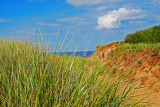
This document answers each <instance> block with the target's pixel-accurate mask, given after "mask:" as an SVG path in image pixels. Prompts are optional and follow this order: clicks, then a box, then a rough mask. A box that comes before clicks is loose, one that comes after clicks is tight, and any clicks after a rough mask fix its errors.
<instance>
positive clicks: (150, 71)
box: [88, 42, 160, 107]
mask: <svg viewBox="0 0 160 107" xmlns="http://www.w3.org/2000/svg"><path fill="white" fill-rule="evenodd" d="M119 45H121V43H119V42H116V43H111V44H108V45H106V46H103V47H102V48H100V47H97V48H96V50H95V51H94V53H93V54H92V55H91V56H89V57H88V59H91V60H98V61H99V62H101V63H102V64H103V65H105V67H108V66H113V65H114V71H115V72H114V74H113V75H115V74H118V73H119V72H125V73H127V76H126V78H125V79H126V80H127V79H130V80H133V81H140V82H139V84H138V85H139V86H144V87H145V88H141V89H138V90H136V92H135V94H136V95H137V94H141V95H143V96H144V95H148V94H149V93H152V94H151V95H150V96H149V97H147V98H146V99H145V101H146V102H149V103H154V104H156V105H152V106H154V107H160V50H158V51H156V52H154V53H151V52H150V50H149V49H144V50H143V51H136V52H132V53H130V52H129V51H127V50H126V51H124V52H122V53H120V54H116V53H115V54H114V55H112V53H113V52H116V49H117V47H118V46H119ZM111 68H113V67H111ZM109 69H110V68H108V70H109ZM150 106H151V105H150Z"/></svg>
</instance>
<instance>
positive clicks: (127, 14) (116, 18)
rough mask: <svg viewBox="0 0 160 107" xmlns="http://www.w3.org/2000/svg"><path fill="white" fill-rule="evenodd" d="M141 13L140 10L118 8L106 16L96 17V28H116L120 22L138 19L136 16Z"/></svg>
mask: <svg viewBox="0 0 160 107" xmlns="http://www.w3.org/2000/svg"><path fill="white" fill-rule="evenodd" d="M141 12H142V11H141V10H137V9H126V8H119V10H113V11H110V12H108V14H106V15H104V16H100V17H98V20H97V23H98V26H97V27H96V28H97V29H102V28H106V29H112V28H118V27H119V26H120V24H121V20H127V19H136V18H139V16H138V14H139V13H141Z"/></svg>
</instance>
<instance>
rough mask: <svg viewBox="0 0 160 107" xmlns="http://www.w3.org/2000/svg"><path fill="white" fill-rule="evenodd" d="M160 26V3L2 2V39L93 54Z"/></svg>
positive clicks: (136, 0) (98, 0)
mask: <svg viewBox="0 0 160 107" xmlns="http://www.w3.org/2000/svg"><path fill="white" fill-rule="evenodd" d="M158 24H160V0H0V37H1V38H11V37H12V38H14V39H16V40H25V39H28V40H32V41H34V39H35V38H37V39H38V40H39V41H43V43H45V44H46V46H49V49H50V50H51V51H52V50H55V48H56V45H57V44H58V45H59V49H61V51H64V50H65V49H66V47H69V48H68V50H67V51H75V50H78V51H93V50H95V49H96V45H98V44H108V43H111V42H115V41H122V40H124V38H125V36H126V35H127V34H128V33H133V32H135V31H137V30H141V29H145V28H148V27H152V26H154V25H158Z"/></svg>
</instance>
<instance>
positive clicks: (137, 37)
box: [124, 25, 160, 43]
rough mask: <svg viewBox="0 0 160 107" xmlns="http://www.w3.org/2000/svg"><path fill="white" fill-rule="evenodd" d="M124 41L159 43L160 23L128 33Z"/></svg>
mask: <svg viewBox="0 0 160 107" xmlns="http://www.w3.org/2000/svg"><path fill="white" fill-rule="evenodd" d="M124 41H125V42H126V43H160V25H157V26H154V27H152V28H148V29H145V30H140V31H136V32H135V33H133V34H128V35H127V36H126V38H125V40H124Z"/></svg>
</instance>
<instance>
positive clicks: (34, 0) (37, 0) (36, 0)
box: [27, 0, 44, 3]
mask: <svg viewBox="0 0 160 107" xmlns="http://www.w3.org/2000/svg"><path fill="white" fill-rule="evenodd" d="M27 1H28V2H30V3H32V2H43V1H44V0H27Z"/></svg>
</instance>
